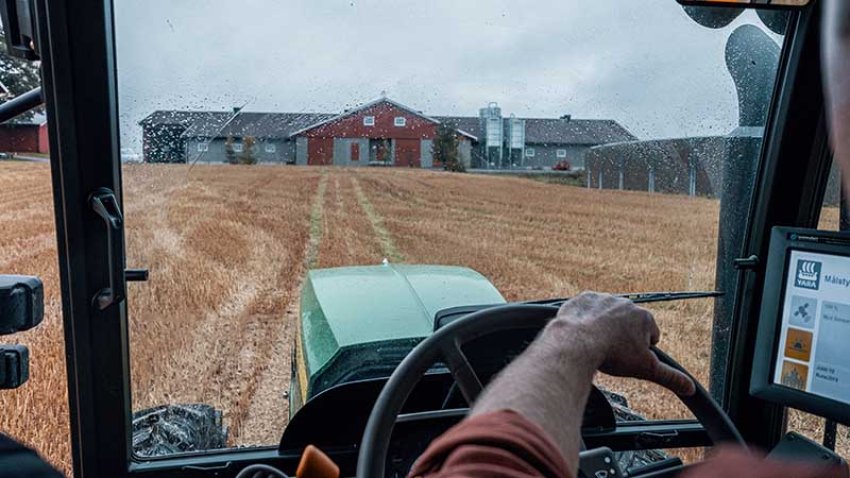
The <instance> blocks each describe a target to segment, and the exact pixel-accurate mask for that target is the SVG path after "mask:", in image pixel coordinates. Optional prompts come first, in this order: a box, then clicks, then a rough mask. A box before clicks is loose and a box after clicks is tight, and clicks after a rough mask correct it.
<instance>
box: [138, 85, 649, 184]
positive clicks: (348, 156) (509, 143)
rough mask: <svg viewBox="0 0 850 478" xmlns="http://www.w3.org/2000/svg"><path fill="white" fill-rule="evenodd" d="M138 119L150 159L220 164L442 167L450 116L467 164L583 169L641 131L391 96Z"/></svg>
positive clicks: (173, 113) (600, 122)
mask: <svg viewBox="0 0 850 478" xmlns="http://www.w3.org/2000/svg"><path fill="white" fill-rule="evenodd" d="M483 111H485V110H482V112H483ZM487 111H492V109H489V110H487ZM499 114H500V110H499ZM140 124H141V126H142V129H143V156H144V161H145V162H178V163H180V162H189V163H195V162H203V163H222V162H227V161H228V159H229V158H228V156H230V159H232V158H233V157H234V156H246V155H247V156H250V158H251V159H252V160H254V161H256V162H260V163H286V164H302V165H322V166H324V165H338V166H367V165H383V166H399V167H414V168H435V167H441V165H440V164H439V163H438V162H437V161H435V160H434V158H433V155H432V153H431V148H432V145H433V141H434V138H435V137H436V136H437V128H438V127H439V125H441V124H450V125H451V126H452V127H453V128H454V129H455V131H456V133H457V139H458V156H459V158H460V160H461V162H463V163H464V164H465V166H466V167H484V168H493V167H495V168H512V167H514V168H544V169H545V168H551V167H553V166H555V165H556V164H557V163H559V162H567V163H569V164H570V165H572V167H573V168H578V169H580V168H582V167H583V166H584V155H585V153H586V152H587V151H588V150H589V149H590V148H591V147H593V146H596V145H601V144H607V143H612V142H621V141H629V140H634V139H635V136H634V135H632V134H631V133H629V132H628V131H627V130H626V129H625V128H623V127H622V126H620V125H619V124H618V123H617V122H615V121H612V120H575V119H572V118H571V117H570V116H568V115H565V116H562V117H560V118H527V119H525V118H514V117H511V118H501V116H499V117H498V118H496V117H493V116H492V115H490V116H485V115H484V114H480V115H479V116H477V117H476V116H429V115H426V114H425V113H423V112H421V111H419V110H416V109H414V108H410V107H408V106H405V105H403V104H401V103H398V102H396V101H393V100H391V99H389V98H386V97H381V98H379V99H377V100H374V101H371V102H369V103H365V104H363V105H361V106H358V107H356V108H352V109H348V110H345V111H343V112H342V113H339V114H329V113H255V112H245V111H240V110H239V109H234V110H233V111H219V112H209V111H156V112H154V113H152V114H151V115H149V116H148V117H147V118H145V119H143V120H142V121H141V122H140ZM494 139H495V141H496V142H495V143H494ZM495 151H498V154H496V153H494V152H495Z"/></svg>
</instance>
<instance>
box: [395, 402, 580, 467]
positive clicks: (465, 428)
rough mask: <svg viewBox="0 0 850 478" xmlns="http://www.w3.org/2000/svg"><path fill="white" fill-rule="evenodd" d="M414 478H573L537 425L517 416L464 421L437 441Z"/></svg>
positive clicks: (498, 414) (496, 414)
mask: <svg viewBox="0 0 850 478" xmlns="http://www.w3.org/2000/svg"><path fill="white" fill-rule="evenodd" d="M409 476H410V477H422V478H458V477H468V478H479V477H488V478H530V477H547V478H548V477H552V478H566V477H572V476H573V475H572V474H571V473H570V470H569V467H568V466H567V463H566V461H565V460H564V457H563V456H561V452H560V450H559V449H558V447H557V446H556V445H555V443H554V442H553V441H552V439H551V438H549V435H548V434H547V433H546V432H545V431H544V430H543V429H542V428H541V427H540V426H538V425H537V424H535V423H534V422H531V421H529V420H528V419H526V418H525V417H523V416H522V415H520V414H518V413H516V412H513V411H511V410H502V411H498V412H493V413H488V414H484V415H479V416H476V417H473V418H470V419H468V420H464V421H463V422H461V423H460V424H458V425H457V426H455V427H454V428H452V429H451V430H449V431H447V432H446V433H444V434H443V435H442V436H441V437H439V438H438V439H436V440H435V441H434V442H433V443H431V445H430V446H429V447H428V449H427V450H426V451H425V453H424V454H423V455H422V456H421V457H420V458H419V460H417V462H416V464H415V465H414V466H413V469H412V470H411V472H410V475H409Z"/></svg>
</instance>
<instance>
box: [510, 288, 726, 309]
mask: <svg viewBox="0 0 850 478" xmlns="http://www.w3.org/2000/svg"><path fill="white" fill-rule="evenodd" d="M614 295H615V296H617V297H623V298H625V299H629V300H630V301H632V302H634V303H635V304H650V303H655V302H672V301H674V300H694V299H707V298H712V297H722V296H724V295H726V293H725V292H722V291H717V290H714V291H684V292H641V293H629V294H614ZM570 299H571V297H566V298H563V299H545V300H535V301H530V302H524V303H525V304H539V305H551V306H558V307H560V306H561V305H563V303H564V302H566V301H568V300H570Z"/></svg>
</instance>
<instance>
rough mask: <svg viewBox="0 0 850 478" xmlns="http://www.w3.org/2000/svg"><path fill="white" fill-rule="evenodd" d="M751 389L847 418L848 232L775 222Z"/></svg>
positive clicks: (849, 339) (813, 410)
mask: <svg viewBox="0 0 850 478" xmlns="http://www.w3.org/2000/svg"><path fill="white" fill-rule="evenodd" d="M765 274H766V276H765V284H764V294H763V300H762V308H761V313H760V316H759V327H758V336H757V342H756V344H757V345H756V353H755V360H754V363H753V372H752V380H751V385H750V392H751V393H752V394H753V395H754V396H756V397H760V398H764V399H766V400H769V401H772V402H776V403H780V404H782V405H787V406H791V407H794V408H799V409H801V410H804V411H807V412H810V413H815V414H817V415H821V416H824V417H828V418H831V419H834V420H838V421H841V422H843V423H850V234H842V233H834V232H823V231H814V230H808V229H791V228H775V229H774V230H773V232H772V234H771V241H770V253H769V257H768V260H767V269H766V271H765Z"/></svg>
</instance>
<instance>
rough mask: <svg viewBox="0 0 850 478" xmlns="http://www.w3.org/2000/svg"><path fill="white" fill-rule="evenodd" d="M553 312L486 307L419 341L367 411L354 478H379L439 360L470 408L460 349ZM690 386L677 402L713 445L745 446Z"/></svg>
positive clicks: (468, 371)
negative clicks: (416, 391)
mask: <svg viewBox="0 0 850 478" xmlns="http://www.w3.org/2000/svg"><path fill="white" fill-rule="evenodd" d="M557 312H558V308H557V307H554V306H551V305H531V304H510V305H504V306H499V307H493V308H488V309H484V310H480V311H478V312H474V313H472V314H469V315H467V316H466V317H464V318H462V319H459V320H457V321H454V322H452V323H450V324H449V325H447V326H445V327H443V328H441V329H440V330H438V331H436V332H435V333H434V334H433V335H431V336H430V337H428V338H426V339H425V340H423V341H422V342H420V343H419V345H417V346H416V347H415V348H414V349H413V350H412V351H411V352H410V353H409V354H408V355H407V357H405V359H404V360H403V361H402V362H401V364H399V366H398V367H397V368H396V369H395V371H394V372H393V374H392V376H390V378H389V380H388V381H387V383H386V385H384V388H383V390H382V391H381V394H380V395H379V396H378V400H377V401H376V402H375V406H374V408H372V413H371V415H369V421H368V422H367V424H366V429H365V430H364V432H363V439H362V440H361V445H360V453H359V455H358V458H357V476H358V477H360V478H376V477H382V476H384V467H385V464H386V457H387V452H388V450H389V445H390V437H391V435H392V431H393V427H394V426H395V422H396V420H397V418H398V415H399V414H400V413H401V410H402V407H403V406H404V403H405V402H406V401H407V397H408V396H409V395H410V393H411V392H412V391H413V388H414V387H415V386H416V384H417V383H418V382H419V380H420V379H421V378H422V376H423V375H424V374H425V373H426V372H427V371H428V370H429V369H430V367H431V366H432V365H433V364H434V363H436V362H437V361H438V360H440V359H442V360H443V361H444V362H445V363H446V365H447V366H448V369H449V371H450V372H451V374H452V377H453V378H454V379H455V381H456V382H457V385H458V388H459V389H460V391H461V393H462V394H463V396H464V397H465V398H466V400H467V402H468V403H470V404H472V403H474V402H475V399H476V398H477V397H478V395H479V394H480V393H481V391H482V390H483V389H484V386H483V385H482V383H481V380H479V378H478V375H477V374H476V373H475V371H474V370H473V369H472V366H471V365H470V364H469V360H468V359H467V358H466V356H465V355H464V353H463V351H462V350H461V348H462V346H463V345H464V344H466V343H468V342H470V341H472V340H475V339H476V338H479V337H482V336H485V335H489V334H492V333H494V332H501V331H507V330H511V329H529V328H536V329H538V330H542V329H543V328H544V327H545V326H546V324H547V323H549V321H550V320H552V319H553V318H554V317H555V314H556V313H557ZM653 351H654V352H655V353H656V355H657V356H658V358H659V359H660V360H661V361H662V362H664V363H666V364H667V365H670V366H672V367H674V368H676V369H678V370H680V371H682V372H684V373H686V374H687V375H688V376H691V375H690V374H689V373H688V372H687V371H686V370H685V369H684V368H683V367H682V366H681V365H679V364H678V363H677V362H676V361H675V360H673V359H672V358H670V357H669V356H667V355H666V354H664V353H663V352H661V351H659V350H657V349H653ZM691 379H693V377H691ZM694 383H695V384H696V393H695V394H694V395H692V396H690V397H679V399H680V400H681V401H682V403H683V404H685V406H687V407H688V409H689V410H690V411H691V413H693V414H694V416H695V417H696V419H697V420H698V421H699V422H700V424H701V425H702V426H703V427H704V428H705V431H706V432H707V434H708V437H709V438H710V439H711V441H712V443H714V444H718V443H722V442H727V443H728V442H732V443H737V444H740V445H744V440H743V438H741V434H740V433H739V432H738V430H737V429H736V428H735V425H734V424H733V423H732V421H731V420H730V419H729V417H728V416H727V415H726V414H725V413H724V412H723V410H722V409H721V408H720V406H718V404H717V403H716V402H715V401H714V400H713V399H712V398H711V395H709V393H708V392H707V391H706V390H705V388H703V387H702V386H701V385H700V384H699V383H698V382H697V381H696V380H694Z"/></svg>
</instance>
